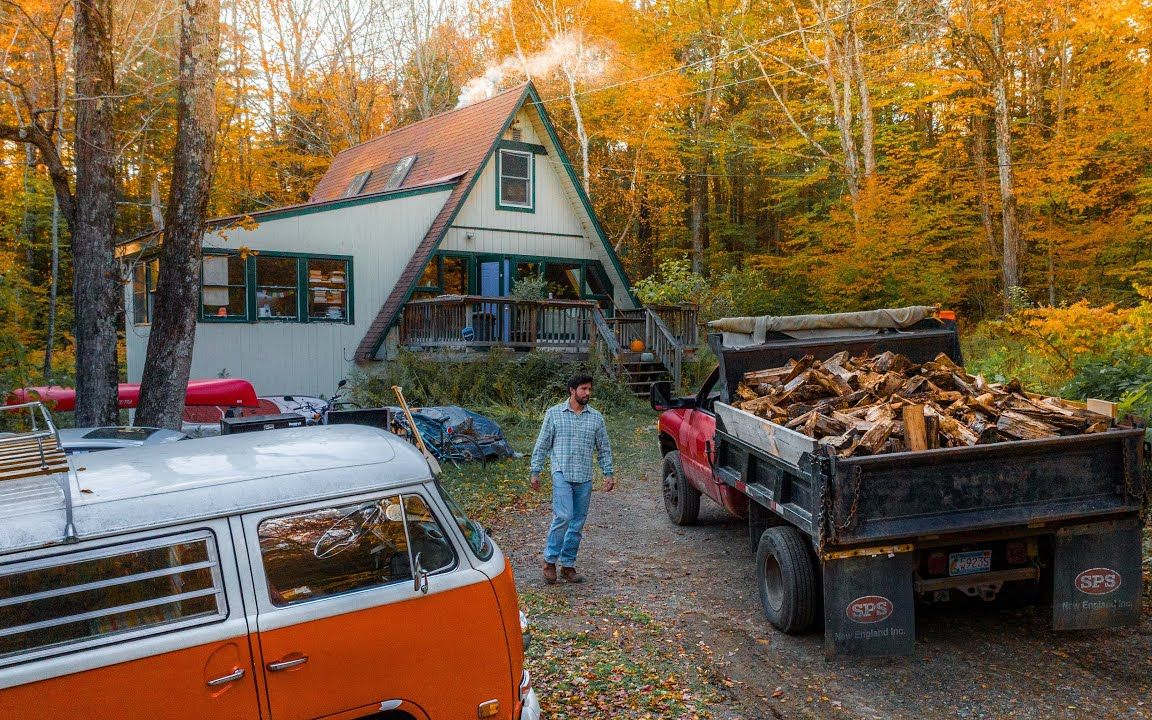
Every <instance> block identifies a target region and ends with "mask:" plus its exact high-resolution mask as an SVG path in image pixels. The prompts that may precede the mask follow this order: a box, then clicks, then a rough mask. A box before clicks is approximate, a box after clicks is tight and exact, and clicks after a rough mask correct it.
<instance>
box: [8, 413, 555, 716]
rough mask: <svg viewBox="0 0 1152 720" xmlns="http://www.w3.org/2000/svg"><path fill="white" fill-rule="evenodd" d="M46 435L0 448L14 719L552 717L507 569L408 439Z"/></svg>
mask: <svg viewBox="0 0 1152 720" xmlns="http://www.w3.org/2000/svg"><path fill="white" fill-rule="evenodd" d="M45 416H46V413H45ZM48 423H49V424H48V426H47V427H46V428H45V427H41V429H40V430H38V431H31V432H25V433H20V434H15V435H10V436H8V437H0V717H2V718H6V719H8V718H11V719H12V720H36V719H39V718H44V719H48V718H52V719H53V720H58V719H59V718H91V719H93V720H100V719H103V718H107V719H108V720H122V719H123V718H143V717H164V718H171V719H173V720H176V719H183V718H188V719H192V718H195V719H196V720H203V719H204V718H219V719H221V720H240V719H248V718H252V719H256V718H263V719H264V720H269V719H271V720H306V719H307V720H311V719H314V718H333V719H340V720H351V719H352V718H372V719H373V720H417V719H418V720H429V719H432V718H435V719H437V720H439V719H440V718H444V719H453V720H456V719H462V718H506V719H509V720H516V719H520V720H537V719H538V718H539V717H540V705H539V702H538V701H537V697H536V693H535V691H534V690H533V688H532V686H531V682H530V679H529V675H528V672H527V671H526V670H525V669H524V643H525V641H526V638H527V622H526V619H525V618H524V615H523V613H521V612H520V610H519V607H518V601H517V596H516V590H515V586H514V584H513V579H512V570H511V566H510V565H509V563H508V561H507V560H506V559H505V557H504V555H503V554H502V553H501V551H500V549H499V548H498V547H497V546H496V545H495V543H493V542H492V540H491V539H490V538H489V537H488V536H487V535H486V534H485V532H484V530H483V529H482V528H481V527H480V526H479V525H477V524H476V523H475V522H473V521H471V520H469V519H468V518H467V517H466V516H465V514H464V513H463V512H462V511H461V510H460V508H459V506H458V505H456V503H454V502H453V500H452V499H451V497H449V496H448V495H447V494H446V493H445V492H444V490H443V488H442V487H440V485H439V483H437V482H436V480H435V479H434V478H433V477H432V475H431V474H430V472H429V469H428V464H427V463H426V462H425V460H424V459H423V458H422V457H421V456H420V455H419V454H418V453H417V452H416V450H415V449H414V448H412V447H411V446H410V445H408V444H407V443H405V442H403V441H401V440H399V439H397V438H396V437H394V436H392V435H390V434H388V433H386V432H383V431H381V430H377V429H374V428H367V427H359V426H349V425H340V426H319V427H310V428H295V429H289V430H272V431H267V432H259V433H244V434H237V435H228V436H224V437H216V438H204V439H197V440H188V441H184V442H179V443H172V444H169V445H163V446H156V447H146V448H131V449H124V450H112V451H107V452H102V453H95V454H92V455H83V456H76V457H74V458H71V459H69V458H65V457H64V456H63V454H62V453H59V451H58V450H57V449H56V447H55V433H54V429H53V428H51V425H50V420H49V421H48Z"/></svg>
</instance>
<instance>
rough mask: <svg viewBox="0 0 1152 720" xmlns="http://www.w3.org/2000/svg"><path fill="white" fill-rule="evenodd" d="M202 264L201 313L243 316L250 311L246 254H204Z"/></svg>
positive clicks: (223, 317) (227, 317)
mask: <svg viewBox="0 0 1152 720" xmlns="http://www.w3.org/2000/svg"><path fill="white" fill-rule="evenodd" d="M202 268H203V269H202V272H203V274H202V276H201V283H202V287H201V290H200V315H201V317H212V318H215V319H219V320H244V319H245V318H246V317H247V314H248V293H247V290H246V286H245V277H244V275H245V273H244V258H242V257H240V256H239V255H205V256H204V258H203V261H202Z"/></svg>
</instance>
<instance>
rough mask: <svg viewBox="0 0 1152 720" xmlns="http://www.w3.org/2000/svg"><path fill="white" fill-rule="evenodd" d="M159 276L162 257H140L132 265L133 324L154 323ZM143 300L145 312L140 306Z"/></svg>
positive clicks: (140, 325) (143, 325)
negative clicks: (153, 315) (153, 314)
mask: <svg viewBox="0 0 1152 720" xmlns="http://www.w3.org/2000/svg"><path fill="white" fill-rule="evenodd" d="M159 276H160V258H159V257H157V256H156V255H151V256H147V257H142V258H139V259H137V260H136V262H135V263H133V265H132V324H133V325H135V326H137V327H145V326H148V325H151V324H152V313H153V312H155V310H156V283H157V281H158V280H159ZM141 302H143V304H144V312H143V313H141V312H140V307H139V306H138V304H139V303H141ZM141 317H142V318H143V319H141Z"/></svg>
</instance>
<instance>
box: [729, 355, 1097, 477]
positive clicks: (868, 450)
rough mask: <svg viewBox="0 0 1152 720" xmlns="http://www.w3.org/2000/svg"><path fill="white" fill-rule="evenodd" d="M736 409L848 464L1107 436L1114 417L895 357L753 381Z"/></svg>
mask: <svg viewBox="0 0 1152 720" xmlns="http://www.w3.org/2000/svg"><path fill="white" fill-rule="evenodd" d="M736 395H737V398H738V399H736V400H735V402H733V405H734V406H735V407H738V408H740V409H742V410H745V411H747V412H750V413H753V414H754V415H758V416H760V417H763V418H766V419H768V420H771V421H772V422H774V423H777V424H779V425H783V426H785V427H788V428H791V429H792V430H795V431H797V432H800V433H803V434H805V435H807V436H809V437H812V438H816V439H817V440H818V441H819V444H820V445H821V446H822V447H825V448H827V450H828V451H829V452H830V453H835V454H837V455H839V456H840V457H850V456H853V455H878V454H881V453H893V452H904V451H911V450H929V449H932V448H941V447H964V446H968V445H984V444H988V443H996V442H1006V441H1011V440H1033V439H1037V438H1047V437H1056V436H1061V435H1083V434H1089V433H1098V432H1103V431H1105V430H1107V429H1109V428H1110V427H1112V425H1113V421H1112V418H1110V417H1108V416H1106V415H1101V414H1099V413H1094V412H1090V411H1088V410H1086V409H1084V407H1083V406H1082V405H1079V404H1077V403H1072V402H1068V401H1066V400H1061V399H1060V398H1055V397H1041V396H1038V395H1032V394H1030V393H1025V392H1024V390H1023V388H1021V387H1020V382H1019V381H1018V380H1012V381H1011V382H1009V383H1005V384H997V383H989V382H987V381H986V380H985V379H984V377H983V376H981V375H976V376H975V377H973V376H971V375H969V374H968V373H967V372H965V371H964V368H962V367H960V366H959V365H957V364H956V363H954V362H953V361H952V360H951V359H950V358H949V357H948V356H947V355H945V354H943V353H941V354H940V355H937V356H936V358H935V359H934V360H932V361H931V362H926V363H924V364H923V365H917V364H915V363H913V362H912V361H910V360H909V359H908V358H906V357H904V356H903V355H898V354H895V353H891V352H886V353H883V354H880V355H876V356H873V357H858V358H853V357H851V356H850V355H849V354H848V353H847V352H841V353H838V354H836V355H833V356H832V357H830V358H828V359H827V360H824V361H820V360H816V359H815V358H813V357H812V356H810V355H809V356H806V357H804V358H803V359H801V360H792V361H790V362H789V363H788V365H787V366H786V367H778V368H770V369H768V370H757V371H754V372H749V373H745V374H744V379H743V382H741V383H740V385H739V387H738V388H737V390H736Z"/></svg>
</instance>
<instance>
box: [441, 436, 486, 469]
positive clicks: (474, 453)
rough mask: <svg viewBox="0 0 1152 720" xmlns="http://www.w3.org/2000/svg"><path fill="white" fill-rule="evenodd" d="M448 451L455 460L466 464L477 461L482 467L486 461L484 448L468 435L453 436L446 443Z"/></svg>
mask: <svg viewBox="0 0 1152 720" xmlns="http://www.w3.org/2000/svg"><path fill="white" fill-rule="evenodd" d="M448 449H449V452H450V453H451V454H452V455H453V456H454V457H455V458H458V459H460V460H464V461H466V462H468V461H472V460H477V461H479V462H480V464H481V465H484V464H486V463H487V461H488V458H487V457H486V456H485V455H484V448H482V447H480V443H478V442H476V440H475V439H473V438H472V437H471V436H469V435H453V436H452V439H451V440H449V441H448Z"/></svg>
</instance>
